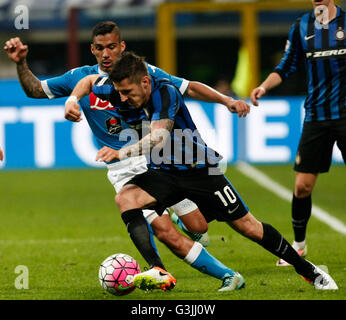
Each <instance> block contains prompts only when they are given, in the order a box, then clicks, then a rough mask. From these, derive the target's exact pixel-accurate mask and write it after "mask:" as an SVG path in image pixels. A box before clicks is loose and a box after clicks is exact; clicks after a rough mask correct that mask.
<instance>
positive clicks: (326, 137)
mask: <svg viewBox="0 0 346 320" xmlns="http://www.w3.org/2000/svg"><path fill="white" fill-rule="evenodd" d="M335 142H336V143H337V146H338V148H339V149H340V151H341V153H342V157H343V159H344V162H345V163H346V119H338V120H327V121H317V122H305V123H304V127H303V132H302V135H301V138H300V141H299V146H298V151H297V155H296V160H295V164H294V170H295V171H298V172H304V173H323V172H328V171H329V168H330V164H331V161H332V153H333V147H334V143H335Z"/></svg>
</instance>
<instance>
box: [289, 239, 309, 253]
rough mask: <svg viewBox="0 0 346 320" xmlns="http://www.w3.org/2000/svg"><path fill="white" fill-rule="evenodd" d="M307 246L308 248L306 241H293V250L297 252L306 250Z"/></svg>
mask: <svg viewBox="0 0 346 320" xmlns="http://www.w3.org/2000/svg"><path fill="white" fill-rule="evenodd" d="M305 246H306V243H305V240H303V241H300V242H296V241H293V244H292V247H293V249H294V250H296V251H298V250H302V249H304V248H305Z"/></svg>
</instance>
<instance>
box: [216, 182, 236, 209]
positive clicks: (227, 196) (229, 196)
mask: <svg viewBox="0 0 346 320" xmlns="http://www.w3.org/2000/svg"><path fill="white" fill-rule="evenodd" d="M214 194H215V195H217V196H218V197H219V198H220V200H221V201H222V203H223V204H224V206H225V207H227V206H228V205H229V204H233V203H235V202H236V201H237V197H236V196H235V194H234V192H233V190H232V189H231V187H230V186H225V187H224V188H223V192H221V191H215V192H214ZM227 200H228V202H227Z"/></svg>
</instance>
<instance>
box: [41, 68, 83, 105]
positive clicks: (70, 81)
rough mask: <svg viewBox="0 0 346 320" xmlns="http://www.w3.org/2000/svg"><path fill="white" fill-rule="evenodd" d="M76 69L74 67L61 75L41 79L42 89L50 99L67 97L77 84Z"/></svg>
mask: <svg viewBox="0 0 346 320" xmlns="http://www.w3.org/2000/svg"><path fill="white" fill-rule="evenodd" d="M75 70H76V69H72V70H70V71H68V72H66V73H64V74H63V75H61V76H58V77H54V78H50V79H47V80H43V81H41V85H42V89H43V91H44V92H45V94H46V95H47V97H48V98H49V99H54V98H61V97H67V96H69V95H70V94H71V92H72V90H73V88H74V86H75V84H76V81H75V80H74V72H75ZM77 82H78V81H77Z"/></svg>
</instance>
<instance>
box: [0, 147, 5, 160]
mask: <svg viewBox="0 0 346 320" xmlns="http://www.w3.org/2000/svg"><path fill="white" fill-rule="evenodd" d="M0 160H1V161H2V160H4V152H3V151H2V149H1V148H0Z"/></svg>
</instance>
